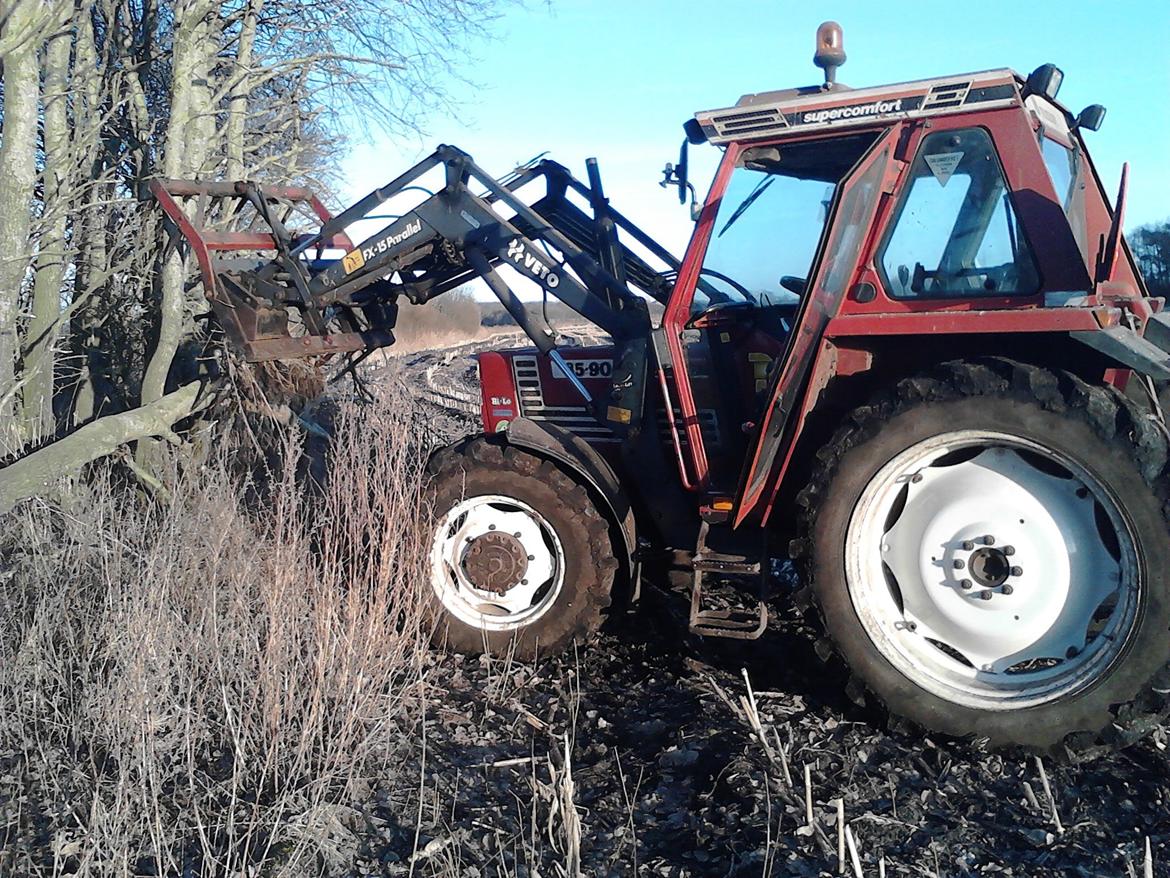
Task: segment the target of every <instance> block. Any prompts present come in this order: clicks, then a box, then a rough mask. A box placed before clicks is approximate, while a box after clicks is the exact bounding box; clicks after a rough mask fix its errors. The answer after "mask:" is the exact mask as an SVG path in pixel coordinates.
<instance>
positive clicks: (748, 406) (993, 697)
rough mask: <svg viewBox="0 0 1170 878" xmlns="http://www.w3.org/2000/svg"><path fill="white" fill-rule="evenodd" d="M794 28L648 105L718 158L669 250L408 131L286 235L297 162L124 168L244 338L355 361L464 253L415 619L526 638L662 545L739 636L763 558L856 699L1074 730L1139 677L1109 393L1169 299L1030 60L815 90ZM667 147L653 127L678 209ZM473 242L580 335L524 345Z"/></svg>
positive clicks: (835, 38) (1126, 459)
mask: <svg viewBox="0 0 1170 878" xmlns="http://www.w3.org/2000/svg"><path fill="white" fill-rule="evenodd" d="M817 39H818V46H817V54H816V58H815V61H816V63H817V64H818V65H819V66H821V67H823V68H824V69H825V74H826V75H825V82H824V84H823V85H819V86H813V87H806V88H797V89H786V90H781V91H773V92H763V93H760V94H749V95H745V96H744V97H742V98H740V99H739V101H738V102H737V103H736V104H735V105H734V106H732V107H728V108H725V109H718V110H711V111H707V112H701V113H698V114H697V115H696V117H695V118H694V119H692V120H690V121H689V122H688V123H687V125H686V126H685V128H686V133H687V137H688V140H689V142H690V143H692V144H699V143H707V144H710V145H712V146H715V147H718V148H720V149H722V150H723V158H722V161H721V163H720V165H719V170H718V172H717V173H716V175H715V178H714V182H713V184H712V186H711V190H710V192H709V194H708V196H707V198H706V201H705V202H704V204H703V205H702V206H701V208H699V207H698V206H697V205H694V204H692V212H693V214H694V217H695V219H696V223H695V228H694V234H693V237H692V238H691V242H690V245H689V246H688V248H687V250H686V253H685V255H684V256H683V258H682V259H681V260H678V259H675V258H674V257H673V256H672V255H671V254H670V253H668V252H667V251H666V250H665V249H664V248H662V247H661V246H659V245H658V244H657V243H656V242H654V241H653V240H652V239H651V238H650V237H649V236H648V235H646V234H645V233H644V232H642V231H641V230H640V229H638V228H637V227H636V226H635V225H634V224H633V223H631V222H630V221H629V220H628V219H626V218H625V217H624V216H622V215H621V214H619V213H618V212H617V211H616V210H614V209H613V208H612V207H611V206H610V205H609V203H608V201H607V199H606V198H605V196H604V194H603V192H602V187H601V182H600V177H599V174H598V172H597V166H596V163H595V162H592V161H591V162H590V163H589V167H588V170H589V174H588V177H589V179H588V182H587V183H583V182H580V181H578V180H576V179H574V178H573V177H572V175H570V174H569V173H568V171H567V170H565V169H564V168H563V167H561V166H560V165H557V164H556V163H554V162H550V161H538V162H534V163H531V164H529V165H526V166H524V167H522V168H520V169H518V170H517V171H516V172H515V173H513V174H512V175H510V176H509V177H507V178H504V179H501V180H495V179H493V178H491V177H490V176H488V175H486V174H485V173H484V172H483V171H481V170H480V169H479V168H478V167H477V166H476V165H475V163H474V162H473V161H472V160H471V158H470V156H468V155H467V154H466V153H464V152H462V151H460V150H457V149H455V148H453V147H441V148H440V149H439V150H438V151H437V152H436V153H435V154H434V155H433V156H431V157H430V158H428V159H427V160H425V161H424V162H422V163H420V164H419V165H418V166H416V167H415V168H413V169H411V170H410V171H408V172H407V173H406V174H403V175H402V176H401V177H399V178H398V179H397V180H395V181H393V182H392V183H390V184H388V186H386V187H383V188H382V189H380V190H377V191H375V192H374V193H371V195H370V196H368V197H367V198H365V199H363V200H362V201H361V202H359V203H358V204H357V205H354V207H352V208H350V209H349V210H347V211H345V212H343V213H342V214H340V215H339V216H337V217H332V218H331V217H329V216H328V214H327V213H325V212H324V211H323V209H321V208H320V205H319V204H318V203H316V202H311V203H312V204H313V205H314V216H315V217H317V220H316V222H317V223H318V227H317V228H316V229H315V231H313V232H312V233H310V234H304V235H297V234H294V233H293V232H291V231H288V230H287V228H286V222H287V218H288V217H289V216H291V215H292V214H293V213H295V211H296V210H297V209H298V208H299V207H303V205H304V204H305V203H309V202H307V199H308V196H307V195H306V194H305V193H301V192H299V191H298V190H282V189H274V188H261V187H259V186H256V185H254V184H249V183H237V184H189V183H188V184H177V183H168V182H167V181H158V182H156V183H155V184H154V192H155V195H156V197H157V198H158V199H159V200H160V201H161V202H162V204H163V207H164V208H165V209H166V210H167V212H168V213H169V214H170V216H171V218H172V219H173V220H175V221H176V222H177V223H178V224H179V225H180V226H181V227H183V228H182V232H183V236H184V237H185V238H186V240H187V242H188V243H189V244H190V245H191V246H192V247H193V249H194V250H195V252H196V255H198V256H199V258H200V262H201V266H202V268H203V279H204V285H205V287H206V289H207V295H208V298H209V300H210V301H211V305H212V307H213V309H214V311H215V312H216V314H217V315H218V316H219V321H220V323H221V325H222V326H223V327H224V330H225V333H226V335H227V337H228V338H229V340H230V341H233V342H235V343H236V344H237V345H238V346H240V347H241V348H242V349H243V350H244V351H245V352H246V354H247V355H248V356H249V357H250V358H252V359H265V358H273V357H285V356H290V355H296V354H302V353H313V354H316V353H322V352H347V351H348V352H354V353H353V354H351V356H353V357H355V358H356V357H360V356H361V355H362V354H363V353H364V352H366V351H368V350H370V349H371V348H373V347H376V346H379V345H383V344H387V343H389V342H390V341H392V337H393V333H392V329H393V321H394V315H395V312H396V308H397V302H398V299H399V297H406V298H407V299H408V300H409V301H411V302H423V301H426V300H428V299H431V298H434V297H435V296H437V295H441V294H442V293H443V292H445V291H446V290H450V289H453V288H455V287H457V286H459V285H461V284H463V283H465V282H467V281H468V280H470V279H473V278H475V277H479V278H482V279H483V280H484V281H486V283H487V285H488V287H489V288H490V289H491V290H492V291H493V292H494V293H495V294H496V295H497V296H498V297H499V299H500V301H501V302H502V303H503V305H504V306H505V307H506V308H507V309H508V311H509V312H510V313H511V314H512V316H513V317H514V318H515V320H516V321H517V323H519V324H520V326H521V327H522V328H523V329H524V330H525V331H526V332H527V334H528V335H529V337H530V338H531V339H532V342H533V344H534V347H532V348H529V349H523V350H505V351H499V352H492V353H487V354H483V355H481V356H480V358H479V364H480V377H481V385H482V393H483V433H482V434H479V435H476V436H469V437H467V438H466V439H464V440H462V441H460V442H458V443H457V444H455V445H454V446H452V447H449V448H445V449H442V450H440V451H439V452H437V453H436V454H435V456H434V458H433V460H432V470H433V473H434V485H433V495H434V496H433V502H434V510H435V520H434V529H433V532H432V537H431V538H432V548H431V566H432V585H433V595H434V601H435V604H436V607H437V608H438V610H439V612H440V617H441V624H440V635H441V636H442V637H443V638H444V639H445V641H446V642H447V643H449V644H450V645H451V646H453V647H455V648H457V649H460V650H466V651H470V652H476V651H483V650H485V649H486V650H491V651H501V650H505V649H515V650H516V653H517V654H518V655H520V656H524V657H531V656H533V655H535V654H537V652H538V651H540V652H548V651H555V650H559V649H562V648H564V647H565V646H566V645H567V644H569V643H570V642H571V641H573V640H574V639H578V638H584V637H587V636H588V635H590V634H591V633H592V632H593V631H595V630H596V629H597V628H598V627H599V626H600V625H601V623H602V621H603V617H604V615H605V612H606V610H607V608H608V607H609V606H610V605H611V602H613V601H615V600H617V599H619V598H620V599H622V600H625V599H628V598H630V597H631V596H632V595H633V594H634V593H636V591H637V588H638V584H639V583H640V581H641V577H642V575H643V571H652V570H655V569H661V567H662V564H663V563H665V564H668V565H669V564H673V565H675V566H677V565H678V564H679V563H680V559H681V561H682V562H683V563H685V565H686V569H687V570H688V571H689V575H690V581H689V591H690V606H691V611H690V627H691V629H692V630H693V631H694V632H697V633H699V634H701V635H704V636H712V637H734V638H747V639H750V638H755V637H758V636H760V634H762V633H763V632H764V630H765V628H766V626H767V610H766V604H765V601H766V599H767V598H768V597H769V592H768V588H769V584H770V583H771V582H772V580H773V576H772V574H773V571H774V563H773V562H774V561H782V560H786V559H789V558H791V559H794V560H796V561H797V562H798V564H799V565H800V566H799V569H800V570H801V573H802V581H803V583H804V588H803V589H802V591H801V592H800V594H799V595H798V597H805V598H807V599H808V600H809V602H810V603H811V605H812V606H815V608H816V610H817V612H818V614H819V617H820V620H821V624H822V625H823V628H824V630H825V632H826V634H827V635H828V642H831V644H832V645H833V648H834V649H835V651H836V653H837V654H838V655H839V657H840V658H841V659H842V660H843V661H844V663H845V664H846V665H847V666H848V668H849V669H850V671H851V673H852V676H853V680H854V683H855V685H854V686H853V687H851V688H852V689H853V692H854V694H855V695H859V696H862V697H870V698H873V699H876V702H877V703H878V704H880V705H881V706H883V707H884V708H885V709H887V710H888V711H889V712H891V713H893V714H895V715H899V716H902V717H906V718H908V719H910V720H912V721H914V722H915V723H917V724H919V725H921V726H923V727H925V728H928V729H933V730H937V731H940V732H944V733H947V734H950V735H956V736H975V737H979V738H986V739H989V740H990V741H991V742H992V743H993V744H1023V745H1028V746H1032V747H1037V748H1046V749H1047V748H1053V747H1057V746H1059V745H1061V744H1062V743H1064V742H1066V741H1069V742H1073V741H1087V740H1096V739H1098V738H1105V739H1109V737H1110V735H1111V734H1113V730H1114V729H1115V728H1116V727H1118V726H1121V725H1125V724H1128V723H1131V722H1132V721H1134V720H1136V719H1137V718H1139V717H1141V716H1144V715H1147V714H1148V713H1149V712H1150V711H1156V710H1157V709H1158V706H1159V704H1160V696H1159V693H1160V692H1161V693H1164V692H1165V691H1166V689H1167V686H1166V680H1167V677H1166V667H1167V661H1168V659H1170V539H1168V538H1167V537H1168V525H1167V518H1168V515H1170V505H1168V498H1170V477H1168V473H1167V450H1168V443H1167V433H1166V428H1165V423H1164V422H1163V421H1162V420H1161V416H1160V411H1159V410H1158V409H1157V406H1156V402H1154V399H1155V396H1154V395H1153V394H1152V393H1151V394H1150V395H1149V396H1148V397H1143V396H1142V395H1140V394H1138V393H1136V392H1134V388H1135V387H1136V386H1138V385H1140V386H1142V387H1146V386H1152V385H1151V382H1152V381H1164V380H1166V379H1170V353H1168V352H1170V316H1168V315H1167V314H1164V313H1163V312H1162V305H1163V302H1162V300H1161V299H1155V298H1151V297H1150V296H1149V295H1148V294H1147V292H1146V290H1145V287H1144V284H1143V281H1142V278H1141V275H1140V273H1139V271H1138V269H1137V267H1136V265H1135V262H1134V260H1133V257H1132V255H1131V254H1130V252H1129V250H1128V248H1127V246H1126V244H1125V240H1124V238H1123V236H1122V233H1121V221H1122V215H1123V204H1124V192H1125V185H1124V174H1123V182H1122V190H1121V195H1119V197H1118V199H1117V202H1116V204H1114V205H1112V206H1111V205H1110V202H1109V199H1108V197H1107V194H1106V192H1105V189H1104V188H1103V186H1102V183H1101V181H1100V179H1099V178H1098V176H1097V174H1096V172H1095V171H1094V167H1093V164H1092V161H1091V160H1090V158H1089V154H1088V151H1087V149H1086V146H1085V142H1084V132H1085V131H1086V130H1097V129H1098V128H1099V126H1100V124H1101V121H1102V118H1103V115H1104V108H1102V107H1100V106H1097V105H1094V106H1090V107H1088V108H1086V109H1085V110H1083V111H1081V112H1080V113H1079V114H1077V115H1073V114H1072V113H1070V112H1069V111H1068V110H1066V109H1065V108H1064V107H1063V106H1062V105H1061V104H1059V103H1058V102H1057V100H1056V96H1057V91H1058V89H1059V86H1060V81H1061V77H1062V74H1061V72H1060V70H1059V69H1057V68H1056V67H1054V66H1052V65H1044V66H1042V67H1040V68H1038V69H1037V70H1036V71H1034V72H1033V73H1032V74H1031V75H1029V76H1028V77H1026V78H1025V77H1022V76H1019V75H1017V74H1016V73H1014V72H1012V71H1010V70H990V71H985V72H981V73H973V74H963V75H957V76H946V77H940V78H937V79H929V80H922V81H917V82H908V83H901V84H897V85H890V86H882V87H878V88H864V89H851V88H848V87H846V86H844V85H841V84H838V83H837V82H836V77H835V72H836V68H837V67H838V66H840V64H841V63H843V62H844V57H845V56H844V52H843V50H842V47H841V33H840V29H839V27H837V26H836V25H835V24H832V23H827V24H826V25H823V26H822V28H821V29H820V31H818V37H817ZM686 168H687V163H686V143H684V149H683V153H682V155H681V157H680V161H679V163H678V166H674V167H672V166H670V165H668V166H667V169H666V180H665V181H664V184H669V185H671V186H677V188H678V193H679V197H680V201H685V199H686V194H687V192H688V191H690V192H691V193H692V197H693V192H694V190H693V188H692V187H690V184H689V183H688V181H687V170H686ZM432 171H436V172H437V173H440V174H441V176H442V186H441V188H439V189H438V191H434V192H432V191H431V190H426V191H425V192H424V193H423V195H424V196H425V197H420V199H419V200H420V203H418V204H417V205H416V206H415V207H414V208H412V209H411V210H409V211H405V212H403V213H402V214H401V215H400V216H399V217H398V218H397V219H395V220H394V221H393V222H391V223H390V224H389V225H387V226H386V227H385V228H384V229H382V230H381V231H379V232H378V233H377V234H375V235H374V236H372V237H370V238H369V239H367V240H366V241H365V242H363V243H362V244H361V245H359V246H356V247H354V246H352V245H351V244H350V243H349V241H348V239H346V238H345V237H344V235H343V232H344V230H345V229H346V228H347V227H348V226H349V225H350V224H351V223H352V222H353V221H354V220H356V219H358V218H360V217H362V216H365V215H367V214H369V213H370V211H371V210H373V209H374V208H375V207H377V206H378V205H380V204H382V203H384V202H385V201H386V200H387V199H388V198H390V197H392V196H394V195H398V194H401V193H404V192H406V191H407V190H409V189H414V188H417V185H416V184H417V181H418V180H419V179H420V178H421V177H422V176H423V175H424V174H426V173H428V172H432ZM541 182H543V184H544V188H543V190H542V194H541V197H540V198H539V199H537V200H535V201H532V200H525V198H523V197H522V196H521V195H520V194H519V193H520V191H521V190H524V191H528V189H527V188H526V187H529V186H530V184H535V185H538V186H539V184H540V183H541ZM473 184H475V185H476V187H477V188H478V189H480V190H481V191H479V192H478V193H473V192H472V185H473ZM184 187H186V188H184ZM213 187H218V188H213ZM196 190H199V191H201V192H202V193H203V195H202V196H201V197H202V199H203V201H204V202H206V200H207V199H208V198H209V197H210V198H236V199H238V200H239V201H240V202H241V203H244V204H248V205H250V206H251V207H250V208H249V209H250V210H251V211H252V216H253V217H254V218H255V219H256V220H257V221H259V222H263V223H264V224H266V225H267V226H268V227H269V228H270V229H271V231H265V232H263V233H240V232H235V233H230V234H229V233H220V234H216V233H213V232H212V231H210V230H209V229H206V228H202V227H200V222H199V221H192V220H191V219H189V218H188V214H187V213H186V212H184V210H183V207H182V205H181V204H180V203H179V201H178V200H177V199H178V198H179V197H186V196H189V195H192V194H197V193H196ZM201 216H202V215H201ZM184 223H185V226H184ZM336 246H340V247H342V248H343V249H345V250H347V251H348V252H347V253H346V254H345V255H344V256H343V257H342V258H339V259H330V258H326V256H327V254H326V250H327V249H328V248H330V247H336ZM233 249H234V250H248V249H251V250H255V251H266V252H265V255H264V258H262V259H254V260H251V261H249V260H246V259H245V260H241V259H239V258H234V259H225V258H221V257H219V256H217V255H216V253H217V252H218V251H221V250H233ZM271 251H276V254H275V256H273V255H272V254H271ZM656 262H657V263H660V264H659V265H654V264H653V263H656ZM505 267H506V273H509V274H510V275H512V276H517V277H522V278H525V279H526V280H527V281H529V282H531V283H533V284H536V285H538V286H539V287H540V289H542V290H543V291H544V292H545V293H546V294H549V295H553V296H555V297H557V298H559V299H560V300H561V301H563V302H565V303H566V304H568V305H569V306H570V307H572V308H573V309H574V310H575V311H577V312H578V313H579V314H581V315H582V316H583V317H584V318H586V319H587V320H589V321H591V322H593V323H595V324H596V325H598V326H599V327H601V328H602V329H603V330H605V331H606V332H607V333H608V334H609V335H610V337H611V338H612V344H609V345H606V346H602V347H577V348H564V349H559V348H558V346H557V336H556V333H555V332H554V331H553V330H552V329H551V328H550V327H549V326H548V325H547V323H546V322H545V321H544V320H543V318H542V317H541V315H540V314H539V311H534V310H533V309H531V308H526V307H525V306H524V304H523V303H522V302H521V301H520V300H519V298H518V297H517V296H516V294H515V293H514V292H513V290H512V287H511V286H509V284H508V282H507V281H506V280H505V278H504V274H503V273H501V272H502V271H503V270H504V269H505ZM649 300H656V301H657V302H658V303H660V305H661V306H662V309H663V312H662V317H661V320H660V321H657V325H655V321H653V320H651V318H650V308H649V307H648V306H647V302H648V301H649ZM291 313H295V314H296V319H295V320H294V321H293V322H292V323H291V324H290V323H289V319H288V318H289V315H290V314H291ZM290 327H291V329H290ZM1127 385H1133V386H1130V387H1129V390H1130V392H1128V393H1127ZM647 575H650V574H649V573H647ZM729 584H732V585H736V586H738V587H737V588H736V589H735V590H734V591H729V589H728V585H729ZM715 592H718V594H719V600H718V601H715V600H713V599H712V598H713V594H714V593H715ZM728 594H735V595H738V596H739V599H738V600H736V601H732V602H730V603H729V601H728V600H727V596H728Z"/></svg>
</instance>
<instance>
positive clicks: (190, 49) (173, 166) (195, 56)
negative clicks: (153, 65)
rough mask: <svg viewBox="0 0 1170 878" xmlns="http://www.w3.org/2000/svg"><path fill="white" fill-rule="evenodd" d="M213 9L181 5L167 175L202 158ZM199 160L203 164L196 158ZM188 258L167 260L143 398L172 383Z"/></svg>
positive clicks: (197, 2) (196, 3)
mask: <svg viewBox="0 0 1170 878" xmlns="http://www.w3.org/2000/svg"><path fill="white" fill-rule="evenodd" d="M209 12H210V7H209V6H208V4H206V3H204V2H202V0H187V2H183V3H180V4H178V5H177V6H176V8H175V32H174V38H173V46H172V50H171V108H170V109H171V114H170V118H169V119H168V120H167V131H166V141H165V143H164V145H163V167H162V171H163V176H164V177H170V178H182V177H185V176H189V175H190V174H191V172H192V171H194V170H197V169H198V166H199V164H202V159H203V157H202V156H193V155H191V153H190V148H191V146H192V143H191V141H192V140H196V141H202V140H203V138H202V136H201V134H200V129H202V127H203V125H204V120H203V119H202V118H201V116H202V114H204V113H206V112H209V109H210V108H207V107H202V106H199V105H198V94H197V92H203V91H206V86H203V87H200V88H198V89H197V87H196V85H195V80H196V78H197V77H198V76H199V75H200V73H201V72H202V71H204V70H205V68H206V60H207V59H206V56H207V54H208V53H209V52H213V51H214V50H215V47H214V46H208V45H206V42H205V40H206V34H207V27H206V24H205V22H204V18H206V17H207V15H208V14H209ZM196 161H198V164H196ZM183 276H184V269H183V260H182V259H181V258H180V257H179V254H178V253H172V254H171V255H170V257H168V259H167V260H166V262H165V263H164V264H163V266H162V270H161V272H160V278H159V284H160V289H161V293H162V301H161V303H160V305H159V329H158V341H157V342H156V343H155V347H154V351H153V352H152V353H151V356H150V360H149V361H148V363H147V365H146V371H145V373H144V375H143V376H142V402H143V403H144V404H145V403H150V402H153V401H154V400H156V399H159V398H160V397H161V396H162V395H163V393H164V392H165V389H166V382H167V374H168V372H169V371H170V368H171V363H172V362H173V361H174V359H175V353H176V352H177V351H178V349H179V343H180V342H181V341H182V339H183V334H184V331H185V329H186V325H187V313H186V307H185V304H186V303H185V301H184V297H183Z"/></svg>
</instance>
